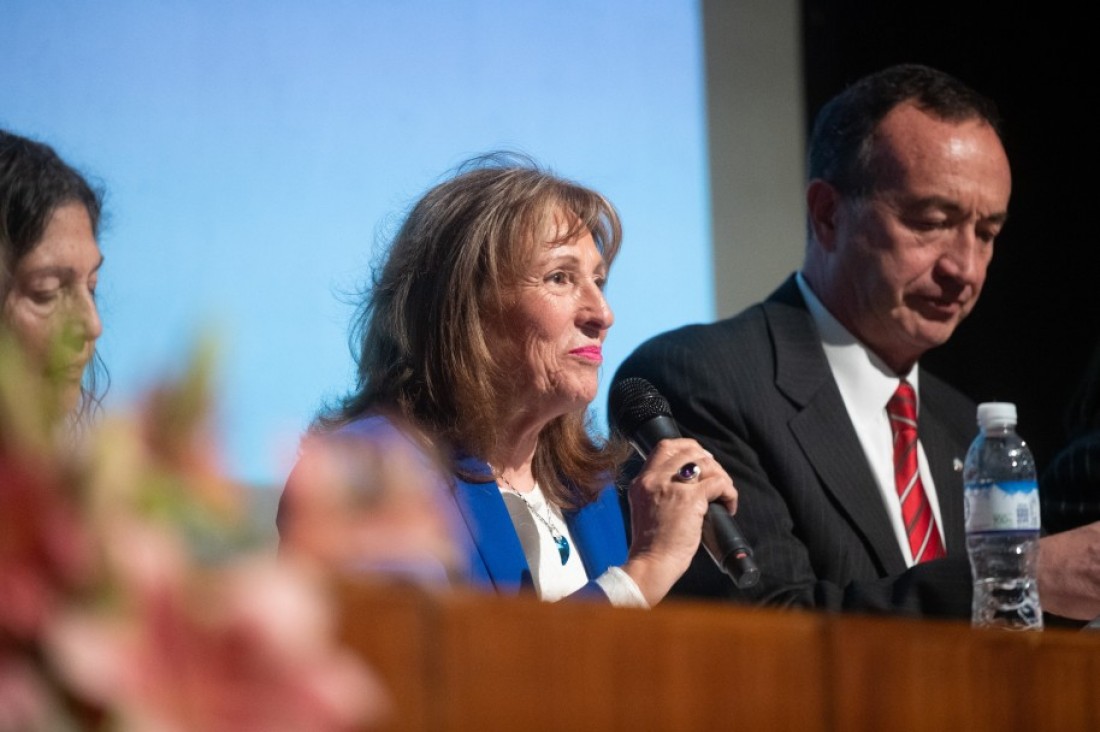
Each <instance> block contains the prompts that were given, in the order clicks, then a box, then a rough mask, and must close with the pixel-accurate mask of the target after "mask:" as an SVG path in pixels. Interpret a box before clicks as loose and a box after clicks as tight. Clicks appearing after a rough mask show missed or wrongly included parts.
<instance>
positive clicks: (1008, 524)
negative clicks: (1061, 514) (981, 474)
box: [963, 480, 1039, 533]
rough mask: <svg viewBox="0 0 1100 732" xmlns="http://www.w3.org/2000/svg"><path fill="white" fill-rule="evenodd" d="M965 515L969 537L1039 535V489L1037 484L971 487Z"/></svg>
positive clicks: (1023, 482)
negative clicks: (1017, 533) (995, 533)
mask: <svg viewBox="0 0 1100 732" xmlns="http://www.w3.org/2000/svg"><path fill="white" fill-rule="evenodd" d="M963 511H964V514H963V515H964V518H965V521H966V530H967V532H968V533H973V532H979V531H1038V530H1039V487H1038V485H1037V484H1036V483H1035V481H1034V480H1007V481H1002V482H1000V483H993V482H988V483H968V484H967V485H966V491H965V493H964V494H963Z"/></svg>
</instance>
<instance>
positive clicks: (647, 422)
mask: <svg viewBox="0 0 1100 732" xmlns="http://www.w3.org/2000/svg"><path fill="white" fill-rule="evenodd" d="M608 401H609V407H610V410H609V411H610V414H611V420H612V424H614V425H615V428H616V429H618V430H619V432H620V433H621V434H622V435H623V436H624V437H626V439H627V440H629V441H630V444H631V445H633V446H634V449H635V450H637V451H638V454H639V455H641V456H642V457H643V458H647V457H649V454H650V453H651V452H653V450H654V448H656V447H657V443H658V442H660V441H661V440H670V439H675V438H677V437H680V428H679V427H677V426H676V422H675V420H673V419H672V409H671V407H669V404H668V400H667V399H665V398H664V397H663V396H661V393H660V392H658V391H657V389H656V388H655V387H654V386H653V384H650V383H649V382H648V381H646V380H645V379H640V378H637V377H631V378H628V379H623V380H622V381H619V382H616V383H615V385H614V386H613V387H612V388H611V395H610V398H609V400H608ZM702 543H703V546H704V547H706V550H707V553H708V554H710V556H711V559H713V560H714V562H715V564H717V565H718V567H719V568H720V569H721V570H722V571H723V572H725V573H726V574H727V575H729V576H730V579H732V580H733V583H734V584H735V585H737V586H738V587H740V588H742V589H744V588H747V587H752V586H753V585H755V584H756V583H757V582H759V581H760V568H759V567H757V566H756V562H755V561H754V560H753V558H752V547H751V546H749V543H748V541H746V540H745V536H744V535H743V534H742V533H741V528H740V527H739V526H738V525H737V522H736V521H734V519H733V516H730V515H729V513H728V512H727V511H726V507H725V506H723V505H722V504H721V503H718V502H716V501H715V502H712V503H711V504H710V506H709V507H708V508H707V515H706V516H705V517H704V518H703V537H702Z"/></svg>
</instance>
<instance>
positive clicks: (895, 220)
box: [811, 103, 1012, 373]
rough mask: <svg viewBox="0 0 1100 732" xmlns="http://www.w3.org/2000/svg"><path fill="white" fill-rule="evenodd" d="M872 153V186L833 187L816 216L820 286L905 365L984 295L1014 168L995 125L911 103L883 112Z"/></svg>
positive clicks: (840, 314) (846, 319)
mask: <svg viewBox="0 0 1100 732" xmlns="http://www.w3.org/2000/svg"><path fill="white" fill-rule="evenodd" d="M873 151H874V152H873V158H872V159H873V165H872V169H873V170H874V171H875V185H874V186H873V192H872V193H870V194H869V195H867V196H866V197H863V198H859V199H854V198H852V197H848V196H843V195H842V194H840V193H839V192H837V191H836V190H835V189H832V190H831V192H830V193H829V195H831V196H833V199H832V200H833V202H834V206H833V207H831V209H830V210H831V213H832V216H831V221H830V225H829V226H826V227H824V228H823V227H820V226H815V233H816V234H817V239H818V241H817V242H815V243H814V244H813V246H820V247H822V248H823V249H824V250H825V253H824V282H822V283H820V287H821V289H822V290H823V291H822V292H820V293H819V295H821V296H822V300H823V301H824V302H825V304H826V307H828V308H829V310H830V311H831V312H832V313H833V315H834V316H836V317H837V319H838V320H840V322H841V323H843V324H844V325H845V327H847V328H848V330H850V331H851V332H852V333H853V334H854V335H855V336H856V337H857V338H859V339H860V340H861V341H862V342H863V343H864V344H866V345H867V346H868V347H870V348H871V350H872V351H874V352H875V353H876V354H878V355H879V357H881V358H882V359H883V360H884V361H885V362H886V363H887V365H889V366H890V367H891V368H893V369H894V370H895V371H897V372H899V373H903V372H905V371H907V370H908V369H909V368H910V367H911V366H912V365H913V363H914V362H916V360H917V359H918V358H919V357H920V356H921V355H922V354H923V353H924V352H925V351H927V350H928V349H930V348H933V347H934V346H938V345H940V344H942V343H944V342H945V341H947V339H948V338H950V337H951V334H952V333H953V332H954V330H955V328H956V326H958V324H959V323H960V322H961V321H962V320H963V318H965V317H966V316H967V315H969V314H970V311H971V310H972V309H973V308H974V305H975V303H976V302H977V301H978V296H979V295H980V294H981V291H982V285H983V284H984V282H985V273H986V268H987V267H988V266H989V261H990V259H991V258H992V256H993V241H994V239H995V238H996V236H997V234H998V233H999V232H1000V230H1001V227H1002V226H1003V225H1004V221H1005V216H1006V213H1007V210H1008V199H1009V194H1010V193H1011V188H1012V182H1011V174H1010V172H1009V167H1008V158H1007V157H1006V156H1005V152H1004V149H1003V147H1002V146H1001V143H1000V140H999V139H998V137H997V133H996V132H995V131H994V130H993V128H991V127H990V126H989V125H988V124H986V123H984V122H981V121H978V120H970V121H965V122H961V123H956V122H945V121H942V120H939V119H936V118H934V117H931V116H929V115H928V114H926V113H924V112H922V111H921V110H919V109H918V108H917V107H916V106H914V105H912V104H910V103H904V104H902V105H899V106H898V107H895V108H894V109H893V110H892V111H891V112H889V113H888V114H887V115H886V117H884V118H883V120H882V122H881V123H880V124H879V126H878V129H877V130H876V133H875V138H874V142H873ZM817 184H819V185H824V186H828V184H825V183H820V182H817ZM812 185H813V184H811V186H812ZM830 188H831V187H830ZM812 195H813V194H812V193H811V198H812ZM815 223H816V222H815ZM815 284H817V283H815Z"/></svg>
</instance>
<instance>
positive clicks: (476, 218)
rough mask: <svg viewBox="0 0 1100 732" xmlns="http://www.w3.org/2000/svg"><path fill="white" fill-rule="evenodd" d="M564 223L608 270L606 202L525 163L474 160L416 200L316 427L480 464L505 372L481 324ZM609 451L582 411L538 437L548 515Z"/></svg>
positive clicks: (592, 481)
mask: <svg viewBox="0 0 1100 732" xmlns="http://www.w3.org/2000/svg"><path fill="white" fill-rule="evenodd" d="M562 213H564V214H565V221H566V223H567V224H568V230H567V231H566V232H565V233H564V234H559V236H560V240H561V241H569V240H571V239H573V238H575V237H576V236H578V235H580V234H581V233H582V232H590V233H591V234H592V238H593V239H594V240H595V242H596V246H597V247H598V248H599V250H600V252H601V254H602V255H603V258H604V260H605V261H606V262H607V263H608V265H609V266H610V264H611V262H612V260H614V258H615V255H616V253H617V252H618V249H619V244H620V241H621V239H622V231H621V226H620V223H619V216H618V214H617V212H616V211H615V209H614V207H613V206H612V205H611V203H610V202H609V201H608V200H607V199H605V198H604V197H603V196H602V195H600V194H599V193H596V192H595V191H592V190H589V189H587V188H584V187H582V186H580V185H577V184H576V183H573V182H571V181H567V180H564V179H562V178H559V177H557V176H555V175H552V174H551V173H549V172H547V171H545V170H543V169H541V168H540V167H539V166H538V165H537V164H536V163H535V162H534V161H532V160H531V159H530V158H527V157H525V156H522V155H518V154H515V153H492V154H489V155H484V156H480V157H477V158H474V159H472V160H470V161H467V162H466V163H464V164H463V165H461V166H460V167H459V168H458V169H457V170H456V171H455V173H454V175H452V177H450V178H449V179H447V180H445V181H444V182H442V183H440V184H438V185H436V186H435V187H433V188H432V189H430V190H429V191H428V192H427V193H425V194H424V196H423V197H422V198H420V200H418V201H417V202H416V203H415V204H414V205H413V207H412V209H411V210H410V211H409V213H408V215H407V216H406V218H405V220H404V222H403V224H402V225H401V227H400V229H399V230H398V232H397V234H396V236H395V237H394V239H393V241H392V243H391V245H390V247H389V250H388V251H387V253H386V255H385V258H384V260H383V261H382V262H381V265H380V266H379V267H377V268H376V269H375V272H374V277H373V283H372V286H371V287H370V289H369V291H367V292H365V293H364V294H363V296H362V302H361V304H360V306H359V309H358V312H357V314H356V317H355V320H354V322H353V332H352V349H353V351H354V354H355V358H356V363H357V365H358V377H357V386H356V390H355V391H354V392H353V393H352V394H351V395H349V396H348V397H346V398H345V399H344V400H343V401H342V402H341V403H340V404H339V406H338V408H337V409H335V410H333V411H332V412H330V413H329V414H328V415H326V416H323V417H322V418H321V419H320V423H321V425H322V426H326V427H332V426H335V425H338V424H341V423H344V422H347V421H350V420H352V419H354V418H356V417H359V416H361V415H363V414H364V413H367V412H370V411H380V412H385V413H390V414H394V415H396V416H398V417H400V418H401V419H402V420H405V421H407V422H409V423H412V424H414V425H416V426H417V427H418V428H420V429H422V430H423V431H424V432H425V435H427V436H429V438H430V439H434V440H442V441H443V442H444V443H445V444H446V445H448V446H450V447H451V448H457V449H459V450H461V451H463V452H466V453H468V454H471V455H475V456H478V457H483V458H484V457H485V456H487V455H489V454H490V453H491V452H492V451H493V450H494V448H495V447H496V446H497V445H498V444H500V442H501V440H503V439H505V438H504V436H503V435H501V434H500V433H499V429H500V414H499V412H498V409H499V406H500V405H499V403H498V397H497V393H498V390H499V389H501V388H502V385H504V384H507V383H509V382H508V380H510V379H513V378H514V375H513V374H510V373H506V372H505V371H504V370H503V368H504V367H503V366H502V365H501V364H500V363H499V359H497V358H495V357H494V353H493V350H492V349H491V348H490V346H489V344H488V340H487V335H486V326H487V325H488V323H489V321H490V318H492V317H493V315H494V314H498V313H500V312H502V311H504V310H505V309H506V300H507V289H508V288H509V287H511V286H514V285H515V284H516V283H518V282H519V281H520V279H521V278H522V276H523V275H524V274H525V272H526V270H527V269H528V268H529V267H530V266H531V263H532V262H533V260H534V258H535V256H536V255H537V253H538V249H537V247H538V245H539V244H540V243H542V242H544V240H545V239H544V237H545V236H546V234H547V232H548V231H550V230H551V227H552V226H553V225H554V224H555V222H556V221H557V220H558V216H559V214H562ZM612 452H615V451H609V450H608V449H606V446H605V445H604V444H602V443H597V442H596V441H595V440H594V439H593V437H592V436H591V435H590V433H589V431H588V424H587V410H585V409H582V410H579V411H578V412H577V413H576V414H568V415H565V416H563V417H560V418H558V419H556V420H554V421H553V422H552V423H550V424H549V425H548V426H547V427H546V428H545V429H544V430H543V433H542V434H541V435H540V437H539V443H538V448H537V451H536V455H535V461H534V471H535V479H536V480H538V482H539V484H540V485H541V486H543V488H544V489H545V490H546V491H547V492H548V493H549V494H551V495H552V496H553V497H554V498H555V499H556V501H557V502H558V503H559V505H562V506H576V505H579V504H581V503H584V502H586V501H587V500H588V499H589V497H590V496H594V495H595V494H596V493H597V492H598V490H599V489H600V488H602V487H603V486H604V485H605V484H606V482H607V480H608V478H609V475H610V474H611V471H612V470H613V469H614V466H615V463H616V462H617V457H616V456H617V453H615V455H612V454H611V453H612ZM455 467H456V468H457V464H456V465H455ZM563 476H567V477H568V483H567V482H565V481H563Z"/></svg>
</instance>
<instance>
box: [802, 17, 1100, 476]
mask: <svg viewBox="0 0 1100 732" xmlns="http://www.w3.org/2000/svg"><path fill="white" fill-rule="evenodd" d="M1028 5H1029V6H1030V7H1031V11H1030V12H1026V11H1025V10H1022V9H1015V10H1014V9H1010V6H1008V5H1006V4H999V3H998V4H988V5H986V6H985V8H984V9H983V8H980V7H978V6H977V5H976V4H972V3H966V2H962V3H954V4H946V3H945V4H940V3H919V4H918V3H913V4H910V3H906V4H904V5H902V4H895V3H886V2H871V1H869V0H841V1H839V2H837V1H834V2H825V1H823V0H803V2H802V11H803V15H802V18H803V51H804V57H803V64H804V72H805V73H804V78H805V94H806V109H807V130H808V129H809V124H810V120H812V119H813V115H814V114H815V113H816V112H817V110H818V109H819V108H820V107H821V105H822V104H823V103H824V102H825V101H826V100H828V99H829V98H830V97H831V96H833V95H834V94H835V93H836V92H838V91H840V90H841V89H843V88H844V87H845V86H846V85H847V84H849V83H851V82H852V81H854V80H855V79H857V78H859V77H860V76H862V75H864V74H866V73H869V72H871V71H875V70H877V69H880V68H882V67H884V66H888V65H890V64H894V63H903V62H913V63H923V64H927V65H929V66H934V67H936V68H939V69H941V70H943V71H946V72H948V73H950V74H952V75H954V76H956V77H958V78H960V79H962V80H963V81H965V82H966V83H968V84H969V85H971V86H973V87H974V88H975V89H977V90H978V91H980V92H982V93H984V94H986V95H987V96H989V97H991V98H992V99H993V100H994V101H995V102H996V103H997V105H998V107H999V109H1000V112H1001V115H1002V117H1003V118H1004V129H1005V147H1006V149H1007V151H1008V157H1009V161H1010V162H1011V164H1012V174H1013V191H1012V200H1011V203H1010V206H1009V223H1008V225H1007V227H1006V228H1005V230H1004V232H1003V233H1002V234H1001V236H1000V237H999V238H998V240H997V244H996V249H995V253H994V257H993V262H992V264H991V266H990V269H989V274H988V278H987V280H986V285H985V289H984V291H983V294H982V297H981V301H980V302H979V304H978V305H977V307H976V308H975V310H974V312H973V314H972V315H971V316H970V318H969V319H968V320H967V321H965V322H964V323H963V324H962V325H961V326H960V327H959V329H958V330H957V331H956V333H955V335H954V337H953V338H952V339H951V341H950V342H949V343H948V344H946V345H944V346H942V347H940V348H938V349H936V350H934V351H932V352H930V353H929V354H928V355H927V356H925V358H924V359H922V361H921V363H922V368H927V369H928V370H929V371H932V372H934V373H936V374H938V375H940V376H942V377H944V378H945V379H946V380H947V381H949V382H950V383H952V384H954V385H955V386H957V387H958V388H959V389H961V390H962V391H963V392H965V393H966V394H968V395H969V396H971V397H972V398H974V399H975V400H977V401H993V400H1000V401H1012V402H1015V403H1016V404H1017V407H1018V409H1019V415H1020V425H1019V431H1020V434H1021V435H1022V436H1023V437H1024V439H1025V440H1027V441H1028V442H1029V443H1030V444H1031V446H1032V449H1033V451H1034V453H1035V457H1036V460H1037V462H1038V464H1039V466H1040V468H1042V467H1043V466H1045V465H1046V464H1047V463H1048V462H1049V460H1050V458H1051V457H1052V456H1053V454H1054V452H1055V451H1056V450H1057V449H1058V448H1059V447H1060V446H1061V445H1062V444H1063V443H1064V441H1065V429H1064V422H1065V420H1064V416H1065V413H1066V410H1067V409H1068V408H1069V406H1070V404H1071V401H1072V397H1073V393H1074V391H1075V390H1076V388H1077V386H1078V384H1079V382H1080V381H1081V380H1082V379H1083V378H1084V376H1085V371H1086V367H1087V362H1088V358H1089V355H1090V353H1091V352H1092V350H1093V348H1094V347H1095V346H1096V344H1097V343H1098V341H1100V287H1098V286H1097V277H1098V276H1100V246H1098V244H1097V242H1096V241H1094V236H1093V228H1094V226H1095V221H1096V219H1097V209H1098V208H1100V204H1098V203H1097V202H1095V201H1094V200H1093V199H1094V194H1093V190H1092V180H1091V179H1092V176H1093V167H1094V166H1093V163H1094V160H1095V157H1096V153H1095V148H1094V139H1093V138H1094V133H1093V129H1094V128H1095V126H1096V122H1095V121H1094V120H1093V115H1092V108H1093V106H1094V104H1095V98H1096V93H1095V91H1094V84H1095V83H1096V82H1097V77H1096V73H1095V72H1096V69H1097V62H1096V60H1095V56H1096V48H1095V46H1096V45H1097V44H1098V41H1097V39H1096V32H1095V30H1094V29H1093V28H1092V24H1091V23H1089V22H1087V21H1086V19H1085V18H1084V16H1083V11H1077V12H1074V13H1060V14H1056V12H1055V10H1054V8H1053V5H1051V6H1046V5H1031V4H1028ZM1044 13H1045V14H1044Z"/></svg>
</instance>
